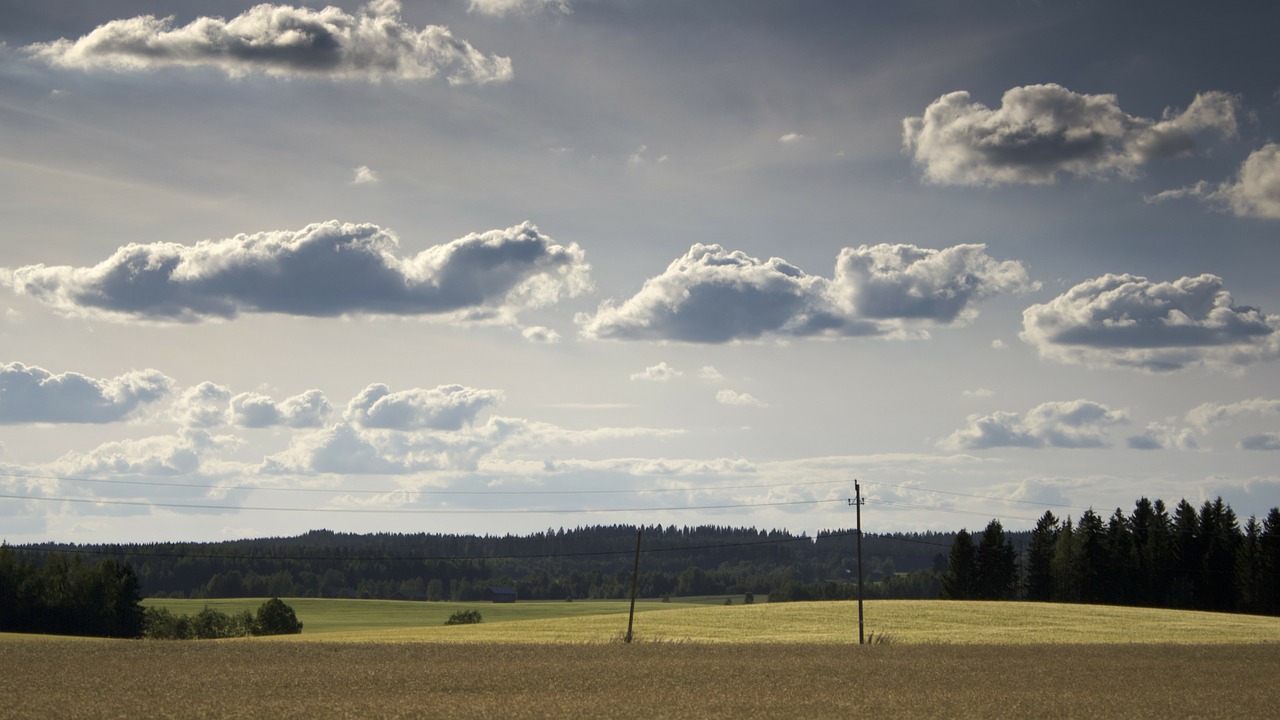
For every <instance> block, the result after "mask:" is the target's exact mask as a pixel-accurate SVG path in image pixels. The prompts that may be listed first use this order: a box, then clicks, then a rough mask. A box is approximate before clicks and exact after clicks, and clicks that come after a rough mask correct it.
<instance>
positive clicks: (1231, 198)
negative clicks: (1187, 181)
mask: <svg viewBox="0 0 1280 720" xmlns="http://www.w3.org/2000/svg"><path fill="white" fill-rule="evenodd" d="M1187 197H1191V198H1198V199H1201V200H1204V201H1206V202H1209V203H1211V204H1213V205H1215V206H1217V207H1219V208H1222V209H1224V210H1227V211H1229V212H1231V213H1233V214H1234V215H1237V216H1239V217H1257V218H1265V219H1268V220H1280V145H1277V144H1276V143H1267V144H1266V145H1264V146H1263V147H1262V149H1260V150H1255V151H1253V152H1252V153H1250V154H1249V157H1248V158H1246V159H1245V161H1244V163H1243V164H1242V165H1241V166H1240V170H1239V171H1238V172H1237V173H1236V176H1235V178H1234V179H1233V180H1230V181H1228V182H1224V183H1220V184H1218V185H1211V184H1210V183H1207V182H1204V181H1200V182H1198V183H1196V184H1195V185H1192V186H1190V187H1185V188H1179V189H1176V190H1166V191H1164V192H1162V193H1159V194H1157V195H1154V196H1152V197H1149V198H1147V201H1148V202H1160V201H1163V200H1176V199H1180V198H1187Z"/></svg>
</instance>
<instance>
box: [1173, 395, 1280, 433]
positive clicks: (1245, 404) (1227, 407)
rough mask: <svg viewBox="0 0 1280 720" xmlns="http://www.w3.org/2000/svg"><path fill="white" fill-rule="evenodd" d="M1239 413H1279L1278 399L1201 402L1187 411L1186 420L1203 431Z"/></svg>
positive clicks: (1222, 423) (1279, 404) (1234, 417)
mask: <svg viewBox="0 0 1280 720" xmlns="http://www.w3.org/2000/svg"><path fill="white" fill-rule="evenodd" d="M1241 415H1280V400H1269V399H1267V398H1261V397H1257V398H1251V399H1249V400H1241V401H1239V402H1233V403H1219V402H1208V403H1203V404H1201V405H1197V406H1196V407H1194V408H1192V409H1191V410H1189V411H1188V412H1187V422H1189V423H1191V424H1192V425H1194V426H1196V427H1197V428H1199V429H1200V430H1201V431H1202V432H1204V431H1207V430H1209V429H1211V428H1213V427H1217V426H1220V425H1225V424H1227V423H1228V422H1231V421H1232V420H1235V419H1236V418H1238V417H1240V416H1241Z"/></svg>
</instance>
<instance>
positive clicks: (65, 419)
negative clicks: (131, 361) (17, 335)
mask: <svg viewBox="0 0 1280 720" xmlns="http://www.w3.org/2000/svg"><path fill="white" fill-rule="evenodd" d="M173 388H174V381H173V380H172V379H171V378H169V377H167V376H165V375H164V374H163V373H161V372H159V371H157V370H135V371H133V372H128V373H125V374H123V375H120V376H117V377H114V378H110V379H97V378H91V377H87V376H85V375H81V374H79V373H74V372H68V373H61V374H58V375H54V374H53V373H51V372H49V371H48V370H45V369H43V368H39V367H34V366H31V367H28V366H26V365H23V364H22V363H19V362H12V363H9V364H7V365H0V425H16V424H20V423H110V422H116V421H119V420H124V419H126V418H127V417H129V416H130V415H131V414H132V413H134V412H135V411H137V410H138V409H139V408H141V407H143V406H145V405H148V404H150V403H153V402H155V401H157V400H160V399H162V398H164V397H165V396H167V395H168V394H169V393H170V392H172V390H173Z"/></svg>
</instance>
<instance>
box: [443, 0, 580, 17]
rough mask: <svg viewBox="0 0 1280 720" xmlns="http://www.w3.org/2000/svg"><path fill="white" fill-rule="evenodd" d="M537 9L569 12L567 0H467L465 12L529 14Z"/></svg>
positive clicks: (537, 10)
mask: <svg viewBox="0 0 1280 720" xmlns="http://www.w3.org/2000/svg"><path fill="white" fill-rule="evenodd" d="M539 11H546V12H552V13H563V14H566V15H567V14H569V13H571V12H573V10H572V9H571V8H570V7H569V2H568V0H467V12H474V13H481V14H483V15H497V16H502V15H529V14H532V13H535V12H539Z"/></svg>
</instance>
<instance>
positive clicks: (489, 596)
mask: <svg viewBox="0 0 1280 720" xmlns="http://www.w3.org/2000/svg"><path fill="white" fill-rule="evenodd" d="M484 599H485V600H488V601H489V602H496V603H513V602H515V601H516V591H515V589H514V588H509V587H491V588H489V589H487V590H485V591H484Z"/></svg>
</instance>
